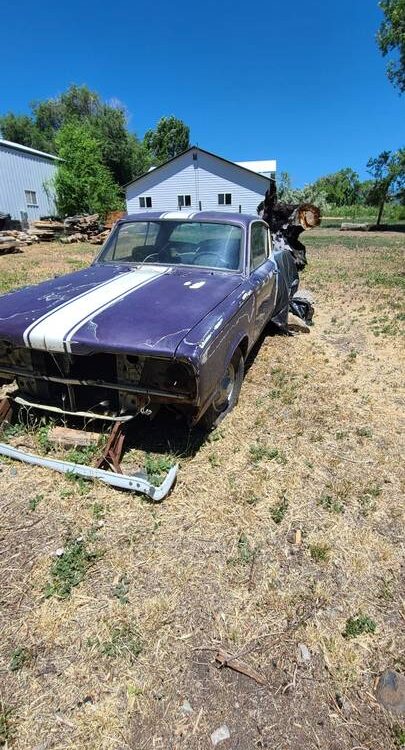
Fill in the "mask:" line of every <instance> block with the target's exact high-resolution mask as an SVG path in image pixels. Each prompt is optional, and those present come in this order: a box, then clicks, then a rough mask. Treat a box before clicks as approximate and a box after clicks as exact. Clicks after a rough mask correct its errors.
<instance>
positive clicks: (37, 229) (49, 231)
mask: <svg viewBox="0 0 405 750" xmlns="http://www.w3.org/2000/svg"><path fill="white" fill-rule="evenodd" d="M63 228H64V227H63V223H62V222H61V221H57V220H53V219H37V220H36V221H31V222H30V228H29V230H28V233H29V234H30V235H31V236H32V237H33V238H35V239H34V242H52V240H56V239H58V238H59V236H60V235H61V234H62V232H63Z"/></svg>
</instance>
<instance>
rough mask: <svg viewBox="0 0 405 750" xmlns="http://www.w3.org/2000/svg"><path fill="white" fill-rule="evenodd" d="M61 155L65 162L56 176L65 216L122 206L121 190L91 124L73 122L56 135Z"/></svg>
mask: <svg viewBox="0 0 405 750" xmlns="http://www.w3.org/2000/svg"><path fill="white" fill-rule="evenodd" d="M56 145H57V149H58V153H59V155H60V156H61V158H62V159H63V160H64V161H63V162H60V163H59V165H58V171H57V173H56V177H55V189H56V203H57V207H58V211H59V213H60V214H61V215H62V216H65V215H72V214H76V213H99V214H100V215H101V216H105V214H106V213H107V212H108V211H113V210H115V209H118V208H121V207H122V199H121V197H120V194H119V188H118V186H117V184H116V183H115V182H114V179H113V177H112V174H111V172H110V171H109V170H108V168H107V167H106V166H105V164H103V156H102V145H101V143H100V142H99V141H98V140H97V138H95V136H94V131H93V128H92V125H91V123H89V122H87V121H83V122H79V121H77V120H76V121H74V120H72V121H71V122H67V123H65V124H64V125H63V126H62V127H61V128H60V130H59V132H58V134H57V136H56Z"/></svg>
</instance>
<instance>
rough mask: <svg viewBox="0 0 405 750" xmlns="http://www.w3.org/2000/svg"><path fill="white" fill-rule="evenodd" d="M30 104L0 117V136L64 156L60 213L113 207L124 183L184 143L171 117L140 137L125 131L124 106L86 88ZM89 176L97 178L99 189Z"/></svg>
mask: <svg viewBox="0 0 405 750" xmlns="http://www.w3.org/2000/svg"><path fill="white" fill-rule="evenodd" d="M30 106H31V111H32V114H31V115H30V116H28V115H16V114H14V113H12V112H9V113H8V114H5V115H2V116H0V134H1V136H2V137H3V138H5V139H6V140H9V141H15V142H16V143H21V144H22V145H24V146H30V147H31V148H36V149H39V150H40V151H47V152H49V153H51V154H55V153H56V154H58V155H59V156H61V157H62V158H63V159H65V158H66V164H61V165H60V167H59V172H58V177H57V180H56V186H57V191H58V195H57V200H58V206H59V210H60V211H61V212H62V213H64V214H66V213H70V212H72V213H79V212H81V211H87V210H90V211H96V210H97V211H98V210H100V208H98V207H101V209H102V211H103V212H104V210H107V209H113V208H115V207H116V205H117V203H118V202H119V200H118V197H117V196H118V195H121V196H123V191H122V186H123V185H125V183H127V182H130V180H131V179H133V178H134V177H138V176H139V175H141V174H143V173H144V172H147V170H148V168H149V167H150V166H151V164H152V163H153V164H160V163H162V162H163V161H166V160H167V159H170V158H171V157H172V156H176V154H178V153H180V152H181V151H184V150H185V149H186V148H187V147H188V145H189V128H188V127H187V126H186V125H185V124H184V123H183V122H182V121H181V120H178V119H177V118H176V117H173V116H171V117H162V119H161V120H160V121H159V122H158V124H157V127H156V130H148V132H147V133H146V135H145V138H144V139H143V141H141V140H139V139H138V138H137V136H136V135H135V133H131V132H129V131H128V123H127V115H126V111H125V108H124V106H123V105H122V104H121V103H120V102H117V101H116V102H114V103H107V102H104V101H103V100H102V99H101V97H100V96H99V94H97V93H96V92H95V91H91V90H90V89H89V88H88V87H87V86H77V85H72V86H70V87H69V88H68V89H67V90H66V91H64V92H63V93H62V94H60V95H59V96H57V97H55V98H53V99H47V100H45V101H35V102H32V103H31V105H30ZM69 139H71V140H69ZM75 149H77V153H78V158H77V159H76V158H75V155H74V151H75ZM81 159H83V162H82V164H81ZM92 170H94V171H93V173H92ZM92 174H93V177H92V176H91V175H92ZM94 178H97V179H100V180H101V184H100V187H99V188H97V185H96V181H95V179H94ZM86 180H87V182H86ZM120 188H121V189H120ZM108 196H109V198H110V199H111V204H110V205H107V197H108Z"/></svg>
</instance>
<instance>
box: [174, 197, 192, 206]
mask: <svg viewBox="0 0 405 750" xmlns="http://www.w3.org/2000/svg"><path fill="white" fill-rule="evenodd" d="M177 205H178V207H179V208H182V207H183V206H191V195H178V196H177Z"/></svg>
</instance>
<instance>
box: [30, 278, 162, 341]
mask: <svg viewBox="0 0 405 750" xmlns="http://www.w3.org/2000/svg"><path fill="white" fill-rule="evenodd" d="M166 271H167V267H166V266H164V267H162V268H157V267H156V266H154V267H153V268H146V267H145V266H144V267H142V268H137V269H136V270H134V271H129V272H128V273H123V274H121V275H120V276H118V277H116V278H114V279H111V280H110V281H108V282H104V283H102V284H100V285H99V286H97V287H95V289H91V290H90V291H89V292H87V293H84V294H80V295H78V296H77V297H75V298H74V299H72V300H70V301H69V302H64V303H63V304H62V305H59V307H57V308H56V309H55V310H51V311H50V312H49V313H47V314H46V315H44V316H43V317H42V318H40V319H39V320H37V321H35V322H34V323H32V324H31V325H30V326H29V327H28V328H27V329H26V330H25V331H24V341H25V343H26V345H27V346H30V347H31V348H32V349H42V350H45V351H53V352H63V351H68V352H69V351H70V342H71V339H72V337H73V335H74V334H75V333H76V331H78V330H79V328H81V327H82V326H83V325H85V323H87V322H88V321H89V320H91V319H92V318H93V317H94V316H95V315H98V314H99V313H101V312H103V311H104V310H107V309H108V308H109V307H110V306H111V305H113V304H114V303H115V302H118V301H119V300H120V299H122V298H123V297H125V296H126V295H127V294H131V292H133V291H134V290H135V289H137V288H138V287H141V286H145V284H148V283H149V282H150V281H153V279H156V278H157V277H158V276H161V275H162V274H163V273H165V272H166Z"/></svg>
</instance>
